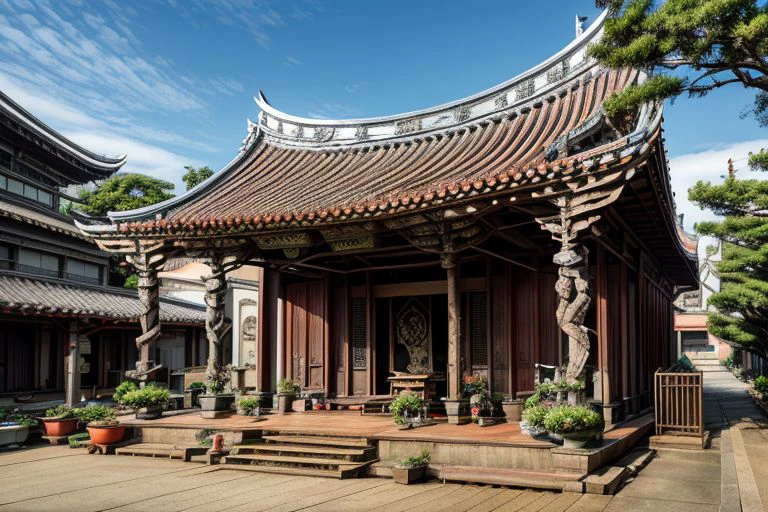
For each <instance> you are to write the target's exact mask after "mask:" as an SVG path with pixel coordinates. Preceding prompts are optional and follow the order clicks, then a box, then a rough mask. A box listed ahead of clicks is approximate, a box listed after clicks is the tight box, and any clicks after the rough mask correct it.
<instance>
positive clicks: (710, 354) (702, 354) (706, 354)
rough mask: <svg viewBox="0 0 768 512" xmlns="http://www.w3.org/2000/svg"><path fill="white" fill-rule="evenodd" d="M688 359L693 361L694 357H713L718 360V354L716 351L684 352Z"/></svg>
mask: <svg viewBox="0 0 768 512" xmlns="http://www.w3.org/2000/svg"><path fill="white" fill-rule="evenodd" d="M685 355H686V356H688V359H690V360H691V361H693V360H694V359H714V360H716V361H717V360H719V359H720V356H719V354H718V353H717V352H686V353H685Z"/></svg>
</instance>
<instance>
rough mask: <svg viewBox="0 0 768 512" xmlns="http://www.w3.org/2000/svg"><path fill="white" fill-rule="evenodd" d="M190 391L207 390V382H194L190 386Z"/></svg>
mask: <svg viewBox="0 0 768 512" xmlns="http://www.w3.org/2000/svg"><path fill="white" fill-rule="evenodd" d="M189 389H205V382H193V383H192V384H190V385H189Z"/></svg>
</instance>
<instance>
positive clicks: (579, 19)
mask: <svg viewBox="0 0 768 512" xmlns="http://www.w3.org/2000/svg"><path fill="white" fill-rule="evenodd" d="M588 19H589V16H579V15H578V14H577V15H576V37H580V36H581V34H583V33H584V22H586V21H587V20H588Z"/></svg>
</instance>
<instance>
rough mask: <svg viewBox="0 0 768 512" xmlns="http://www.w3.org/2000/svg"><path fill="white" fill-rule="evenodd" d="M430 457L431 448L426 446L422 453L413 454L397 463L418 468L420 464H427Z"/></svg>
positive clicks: (399, 465) (402, 466)
mask: <svg viewBox="0 0 768 512" xmlns="http://www.w3.org/2000/svg"><path fill="white" fill-rule="evenodd" d="M429 457H430V454H429V450H427V449H426V448H425V449H423V450H422V451H421V453H420V454H418V455H411V456H410V457H408V458H407V459H403V460H401V461H400V462H398V463H397V465H398V467H401V468H416V467H419V466H425V465H426V464H427V463H428V462H429Z"/></svg>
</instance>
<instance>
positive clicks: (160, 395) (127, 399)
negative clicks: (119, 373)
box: [120, 384, 171, 409]
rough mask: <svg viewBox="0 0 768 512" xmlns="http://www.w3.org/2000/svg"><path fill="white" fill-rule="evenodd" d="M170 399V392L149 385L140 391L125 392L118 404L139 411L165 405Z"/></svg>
mask: <svg viewBox="0 0 768 512" xmlns="http://www.w3.org/2000/svg"><path fill="white" fill-rule="evenodd" d="M170 399H171V392H170V391H168V390H167V389H166V388H158V387H156V386H154V385H151V384H150V385H148V386H145V387H143V388H141V389H136V390H134V391H129V392H127V393H126V394H124V395H123V397H122V399H121V400H120V403H121V404H123V405H124V406H126V407H129V408H131V409H141V408H142V407H150V406H153V405H163V404H167V403H168V400H170Z"/></svg>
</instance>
